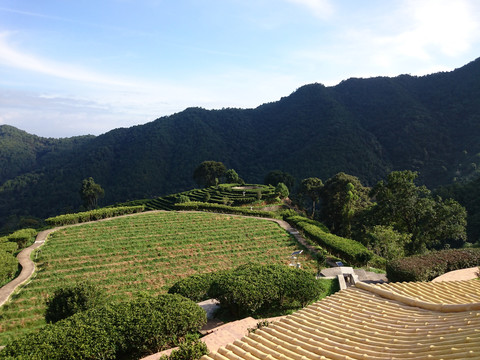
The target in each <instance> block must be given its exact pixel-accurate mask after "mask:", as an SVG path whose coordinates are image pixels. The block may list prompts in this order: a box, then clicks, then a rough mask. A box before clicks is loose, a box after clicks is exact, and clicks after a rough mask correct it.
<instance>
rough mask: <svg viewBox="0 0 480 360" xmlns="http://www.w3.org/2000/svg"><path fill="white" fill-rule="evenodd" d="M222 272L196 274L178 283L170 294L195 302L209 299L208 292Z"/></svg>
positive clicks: (169, 290)
mask: <svg viewBox="0 0 480 360" xmlns="http://www.w3.org/2000/svg"><path fill="white" fill-rule="evenodd" d="M220 275H221V272H213V273H206V274H195V275H192V276H189V277H186V278H184V279H181V280H179V281H177V282H176V283H175V284H173V286H172V287H170V289H168V293H169V294H180V295H182V296H184V297H186V298H188V299H190V300H193V301H195V302H200V301H204V300H207V299H209V295H208V292H209V290H210V286H211V285H212V283H213V282H214V281H215V279H216V278H217V277H218V276H220Z"/></svg>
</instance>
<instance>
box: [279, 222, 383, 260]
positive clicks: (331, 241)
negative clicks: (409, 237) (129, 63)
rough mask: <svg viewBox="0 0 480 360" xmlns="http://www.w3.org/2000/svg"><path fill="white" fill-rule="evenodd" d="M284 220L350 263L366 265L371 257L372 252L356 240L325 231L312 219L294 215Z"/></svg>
mask: <svg viewBox="0 0 480 360" xmlns="http://www.w3.org/2000/svg"><path fill="white" fill-rule="evenodd" d="M303 219H305V218H303ZM286 221H288V222H289V223H292V224H293V225H294V226H295V227H296V228H297V229H298V230H301V231H302V232H303V233H304V235H305V236H307V237H308V238H310V239H312V240H313V241H315V242H317V243H318V244H319V245H320V246H322V247H324V248H325V249H326V250H327V251H328V252H329V253H331V254H332V255H335V256H338V257H339V258H341V259H344V260H345V261H348V262H350V263H352V264H355V265H366V264H367V263H368V262H369V261H370V260H371V259H372V258H373V255H374V254H373V252H372V251H370V250H368V249H367V248H366V247H365V246H364V245H362V244H360V243H359V242H358V241H355V240H352V239H347V238H342V237H340V236H337V235H333V234H330V233H327V232H325V231H324V230H323V229H322V228H321V227H319V226H317V225H315V224H314V223H312V220H309V219H305V220H302V217H300V216H294V217H289V218H287V219H286Z"/></svg>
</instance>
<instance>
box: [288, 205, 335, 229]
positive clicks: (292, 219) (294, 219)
mask: <svg viewBox="0 0 480 360" xmlns="http://www.w3.org/2000/svg"><path fill="white" fill-rule="evenodd" d="M290 211H293V210H290ZM285 215H287V216H285ZM285 215H284V219H285V221H287V222H288V223H289V224H292V225H295V226H297V225H301V224H302V223H307V224H310V225H315V226H316V227H319V228H320V230H322V231H323V232H326V233H329V232H330V230H329V229H328V227H326V226H325V225H324V224H322V223H321V222H320V221H317V220H312V219H309V218H306V217H304V216H300V215H298V214H297V213H295V214H293V215H290V216H288V213H285Z"/></svg>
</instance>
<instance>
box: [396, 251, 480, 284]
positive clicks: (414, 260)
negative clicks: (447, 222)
mask: <svg viewBox="0 0 480 360" xmlns="http://www.w3.org/2000/svg"><path fill="white" fill-rule="evenodd" d="M475 266H480V249H451V250H442V251H435V252H432V253H429V254H426V255H414V256H409V257H406V258H402V259H398V260H394V261H390V262H389V263H387V277H388V280H389V281H391V282H398V281H430V280H433V279H434V278H436V277H437V276H440V275H442V274H445V273H447V272H449V271H453V270H459V269H465V268H471V267H475Z"/></svg>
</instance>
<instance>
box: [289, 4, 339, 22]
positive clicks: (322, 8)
mask: <svg viewBox="0 0 480 360" xmlns="http://www.w3.org/2000/svg"><path fill="white" fill-rule="evenodd" d="M286 1H287V2H290V3H293V4H297V5H301V6H304V7H306V8H307V9H308V10H310V11H312V13H313V14H314V15H315V16H316V17H318V18H320V19H328V18H330V17H331V16H332V15H333V13H334V8H333V5H332V3H331V2H330V0H286Z"/></svg>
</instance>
